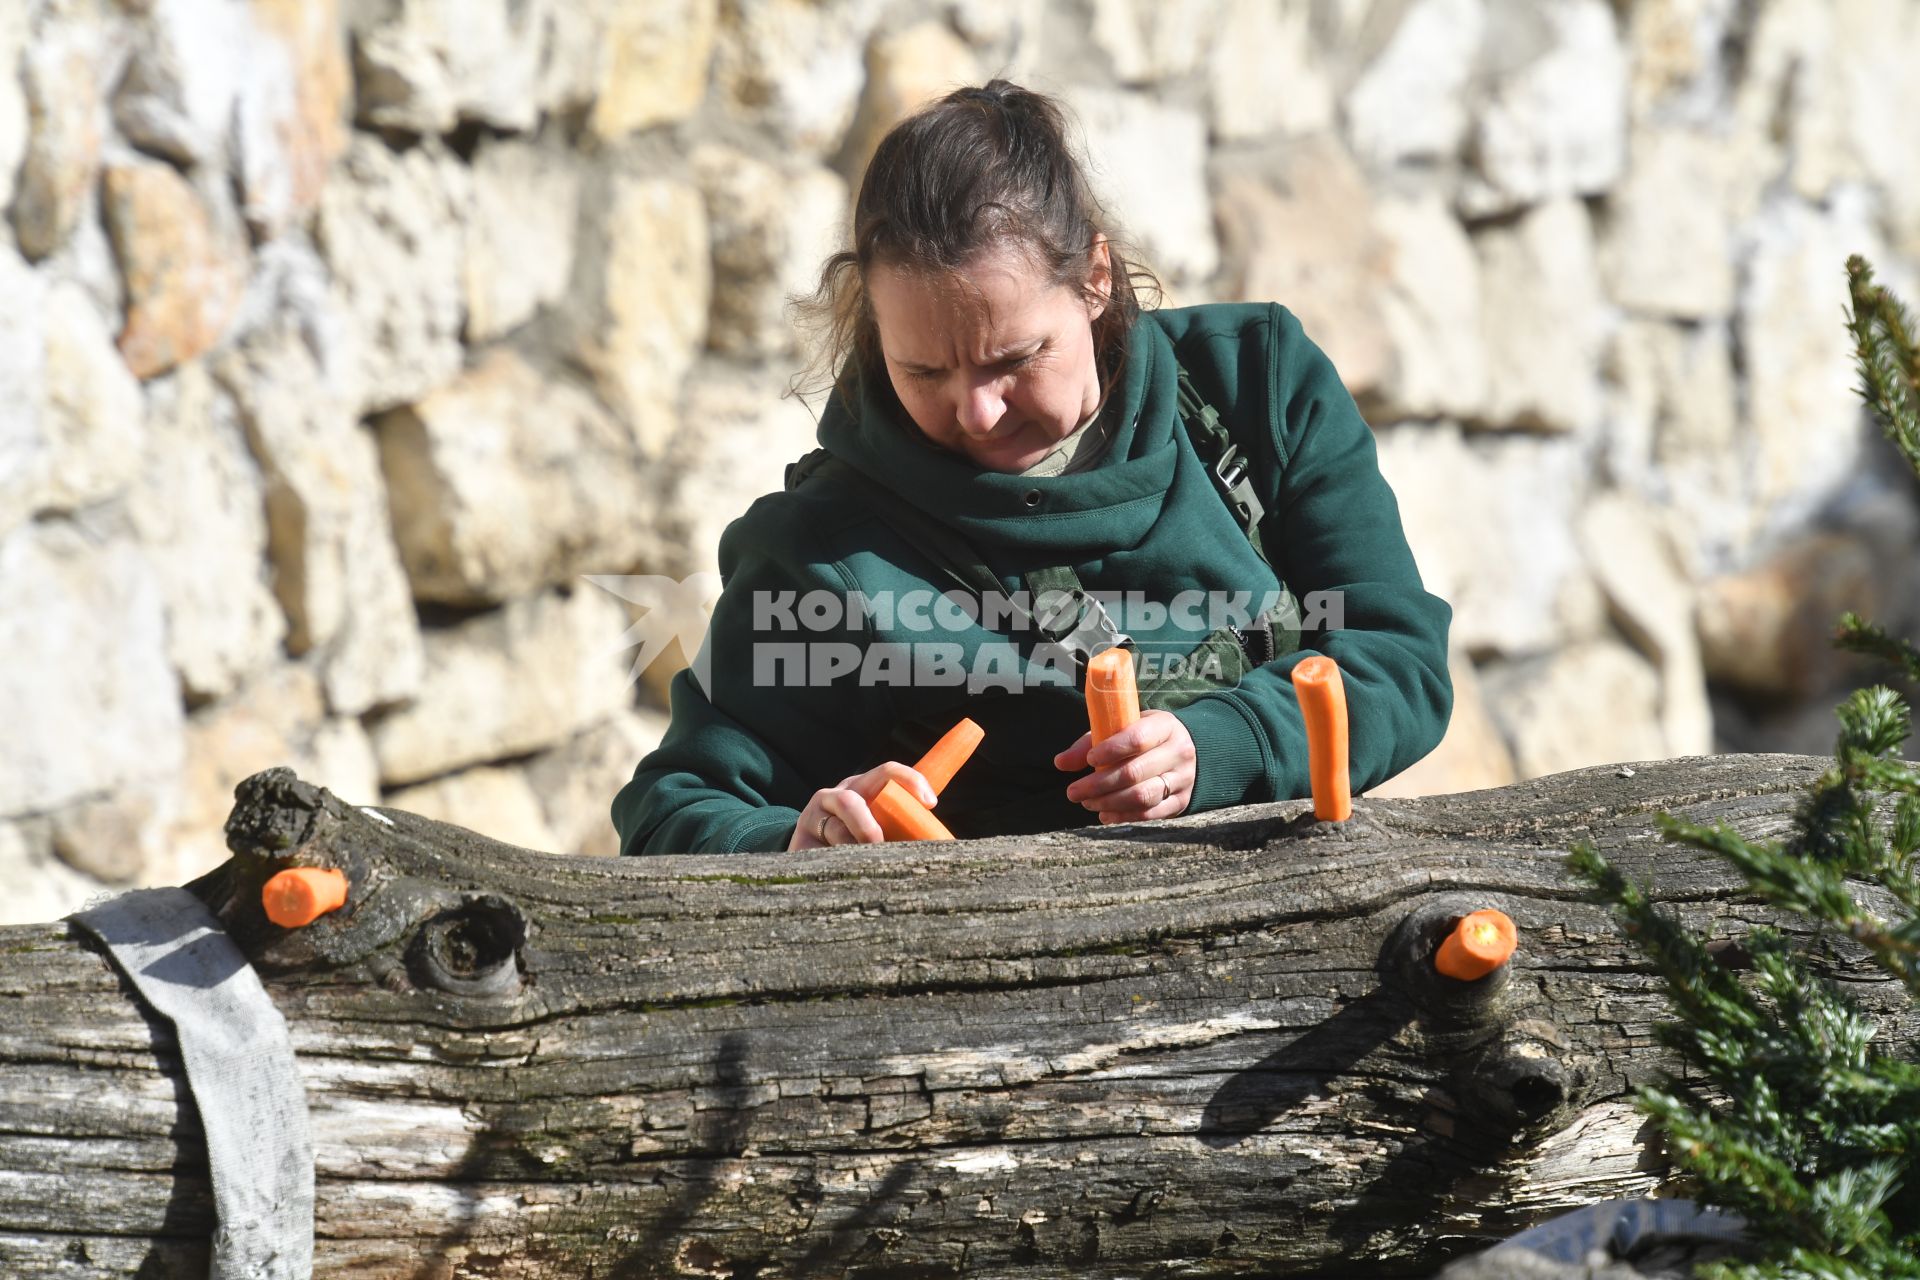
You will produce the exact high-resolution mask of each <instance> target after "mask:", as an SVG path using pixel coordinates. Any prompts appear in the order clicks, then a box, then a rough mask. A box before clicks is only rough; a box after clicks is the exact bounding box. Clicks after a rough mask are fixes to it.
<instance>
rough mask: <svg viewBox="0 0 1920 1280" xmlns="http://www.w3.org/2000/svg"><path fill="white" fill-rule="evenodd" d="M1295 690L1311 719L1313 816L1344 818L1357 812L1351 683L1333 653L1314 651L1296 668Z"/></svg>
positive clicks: (1309, 768)
mask: <svg viewBox="0 0 1920 1280" xmlns="http://www.w3.org/2000/svg"><path fill="white" fill-rule="evenodd" d="M1293 689H1294V692H1295V693H1296V694H1297V695H1299V698H1300V714H1301V716H1302V718H1304V719H1305V720H1306V722H1307V773H1308V775H1309V776H1310V777H1311V778H1312V780H1313V816H1314V817H1316V818H1318V819H1320V821H1322V822H1345V821H1346V820H1347V819H1348V818H1351V817H1352V816H1353V781H1352V778H1351V777H1350V776H1349V774H1348V772H1347V686H1346V685H1345V684H1344V683H1342V681H1341V679H1340V666H1339V664H1338V663H1336V662H1335V661H1334V660H1333V659H1332V658H1329V657H1326V656H1325V655H1323V654H1315V655H1314V656H1313V657H1311V658H1304V659H1302V660H1301V661H1300V662H1299V664H1298V665H1296V666H1295V667H1294V669H1293Z"/></svg>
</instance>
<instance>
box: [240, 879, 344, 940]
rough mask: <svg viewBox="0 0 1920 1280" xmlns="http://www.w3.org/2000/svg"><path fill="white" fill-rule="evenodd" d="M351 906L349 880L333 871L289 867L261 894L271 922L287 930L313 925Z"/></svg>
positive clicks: (261, 901)
mask: <svg viewBox="0 0 1920 1280" xmlns="http://www.w3.org/2000/svg"><path fill="white" fill-rule="evenodd" d="M346 902H347V878H346V876H344V875H342V874H341V873H340V872H338V871H335V870H334V869H333V868H331V867H288V868H287V869H286V870H285V871H282V872H280V873H278V874H277V875H275V876H274V877H273V878H272V879H271V880H269V881H267V883H266V886H265V887H264V888H262V889H261V890H260V903H261V905H262V906H264V907H265V908H266V909H267V919H269V920H271V921H273V922H274V923H275V924H277V925H279V926H280V927H281V928H283V929H298V928H299V927H300V926H301V925H304V924H312V923H313V922H314V921H315V920H318V919H319V918H320V917H321V916H323V915H325V914H327V912H329V911H334V910H337V909H338V908H340V907H343V906H345V905H346Z"/></svg>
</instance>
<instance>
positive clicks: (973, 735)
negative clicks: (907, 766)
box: [913, 719, 987, 795]
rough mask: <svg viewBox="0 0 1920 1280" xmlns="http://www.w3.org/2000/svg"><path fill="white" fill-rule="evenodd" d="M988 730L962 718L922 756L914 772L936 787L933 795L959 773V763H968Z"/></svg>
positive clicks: (938, 792)
mask: <svg viewBox="0 0 1920 1280" xmlns="http://www.w3.org/2000/svg"><path fill="white" fill-rule="evenodd" d="M986 736H987V731H986V730H985V729H982V728H981V727H980V726H979V725H977V724H975V723H974V722H973V721H972V720H971V719H962V720H961V721H960V723H959V724H956V725H955V726H953V728H951V729H949V730H947V731H946V732H945V733H944V734H942V735H941V736H940V741H938V742H936V743H934V744H933V745H932V746H931V747H928V748H927V754H925V755H923V756H921V757H920V761H919V763H918V764H916V765H914V766H913V768H914V771H915V772H916V773H918V774H919V775H920V776H921V777H923V778H925V779H926V780H927V785H928V786H930V787H932V788H933V794H935V795H939V794H940V792H941V791H943V790H944V789H945V788H946V785H947V784H948V783H949V782H952V781H953V775H954V774H956V773H958V772H960V766H961V765H963V764H965V763H966V762H967V757H968V756H971V755H972V754H973V749H974V748H975V747H977V746H979V745H980V739H982V738H984V737H986Z"/></svg>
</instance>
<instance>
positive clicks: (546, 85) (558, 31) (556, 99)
mask: <svg viewBox="0 0 1920 1280" xmlns="http://www.w3.org/2000/svg"><path fill="white" fill-rule="evenodd" d="M652 3H653V0H591V2H590V3H584V4H581V3H566V4H550V3H549V4H542V5H541V6H540V7H539V9H537V10H536V11H535V16H536V18H537V24H536V25H537V26H538V31H537V43H538V45H539V50H540V61H539V73H538V77H537V79H538V83H537V84H536V86H535V92H536V97H537V100H538V103H539V106H540V109H541V111H543V112H545V113H547V114H548V115H549V116H553V115H565V116H571V117H575V118H584V117H586V116H588V115H589V114H590V113H591V111H592V108H593V105H594V103H595V102H596V101H597V100H598V99H599V97H600V94H601V92H602V90H603V89H606V88H608V87H609V86H608V85H607V83H606V81H607V79H608V77H609V75H610V74H611V72H612V70H613V65H614V57H613V51H614V49H615V47H616V45H617V43H618V42H619V41H621V40H622V39H623V38H624V37H623V33H624V32H625V31H628V30H650V29H651V24H652V23H653V21H654V16H653V13H652V12H651V11H650V10H651V7H652ZM640 92H642V93H643V94H644V92H645V91H644V90H641V91H640Z"/></svg>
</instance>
